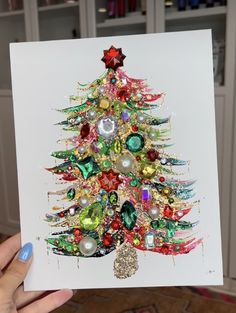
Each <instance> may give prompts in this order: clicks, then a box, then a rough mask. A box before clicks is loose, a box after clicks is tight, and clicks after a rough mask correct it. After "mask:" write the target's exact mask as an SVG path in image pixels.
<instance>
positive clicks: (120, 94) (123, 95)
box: [117, 88, 129, 102]
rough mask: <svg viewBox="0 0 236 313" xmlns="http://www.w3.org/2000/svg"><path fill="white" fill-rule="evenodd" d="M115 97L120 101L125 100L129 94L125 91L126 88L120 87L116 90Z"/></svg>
mask: <svg viewBox="0 0 236 313" xmlns="http://www.w3.org/2000/svg"><path fill="white" fill-rule="evenodd" d="M117 98H118V99H119V100H120V101H122V102H125V101H126V100H127V99H128V98H129V94H128V92H127V89H126V88H121V89H120V90H118V91H117Z"/></svg>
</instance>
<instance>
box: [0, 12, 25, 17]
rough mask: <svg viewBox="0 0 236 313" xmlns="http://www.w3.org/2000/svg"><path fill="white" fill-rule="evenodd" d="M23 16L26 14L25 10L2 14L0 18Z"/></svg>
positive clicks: (0, 13)
mask: <svg viewBox="0 0 236 313" xmlns="http://www.w3.org/2000/svg"><path fill="white" fill-rule="evenodd" d="M23 14H24V10H16V11H6V12H0V18H1V17H10V16H15V15H23Z"/></svg>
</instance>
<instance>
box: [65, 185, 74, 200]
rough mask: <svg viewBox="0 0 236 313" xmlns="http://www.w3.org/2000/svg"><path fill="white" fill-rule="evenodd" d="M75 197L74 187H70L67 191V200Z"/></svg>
mask: <svg viewBox="0 0 236 313" xmlns="http://www.w3.org/2000/svg"><path fill="white" fill-rule="evenodd" d="M74 197H75V189H74V188H71V189H69V190H68V191H67V198H68V199H69V200H73V199H74Z"/></svg>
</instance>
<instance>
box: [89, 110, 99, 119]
mask: <svg viewBox="0 0 236 313" xmlns="http://www.w3.org/2000/svg"><path fill="white" fill-rule="evenodd" d="M96 115H97V114H96V112H95V111H93V110H90V111H88V118H89V119H91V120H92V119H94V118H95V117H96Z"/></svg>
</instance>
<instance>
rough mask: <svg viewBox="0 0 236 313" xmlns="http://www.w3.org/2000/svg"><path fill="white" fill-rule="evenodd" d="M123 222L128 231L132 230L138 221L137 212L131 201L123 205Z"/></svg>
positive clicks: (121, 213)
mask: <svg viewBox="0 0 236 313" xmlns="http://www.w3.org/2000/svg"><path fill="white" fill-rule="evenodd" d="M120 216H121V222H122V224H123V225H124V226H125V227H126V228H127V229H128V230H132V229H133V228H134V226H135V224H136V221H137V212H136V210H135V207H134V206H133V204H132V203H131V202H129V201H125V202H124V203H123V205H122V208H121V211H120Z"/></svg>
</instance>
